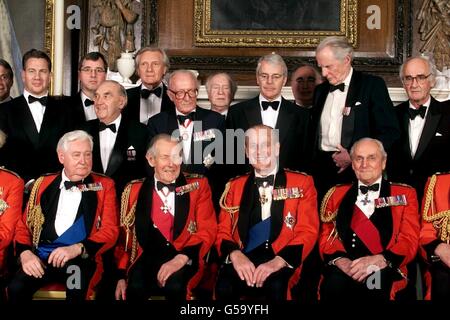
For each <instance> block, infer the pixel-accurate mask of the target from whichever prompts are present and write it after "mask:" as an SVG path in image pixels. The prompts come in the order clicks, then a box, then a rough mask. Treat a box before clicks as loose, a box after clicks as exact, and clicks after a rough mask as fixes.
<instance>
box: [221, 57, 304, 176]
mask: <svg viewBox="0 0 450 320" xmlns="http://www.w3.org/2000/svg"><path fill="white" fill-rule="evenodd" d="M287 75H288V72H287V67H286V64H285V62H284V60H283V58H282V57H281V56H279V55H278V54H274V53H272V54H268V55H266V56H263V57H261V58H260V59H259V61H258V65H257V68H256V82H257V84H258V86H259V87H260V89H261V93H260V94H259V96H257V97H255V98H253V99H250V100H247V101H243V102H240V103H238V104H236V105H233V106H232V107H231V108H230V109H229V111H228V116H227V122H226V123H227V129H233V130H237V129H242V130H243V131H244V132H245V131H246V130H247V129H248V128H250V127H253V126H255V125H257V124H264V125H267V126H269V127H271V128H274V129H277V130H278V133H279V141H280V145H281V147H280V156H279V165H280V168H289V169H294V170H302V171H303V170H305V169H306V164H307V163H308V159H309V155H308V154H307V149H308V148H307V128H308V121H309V115H308V112H307V111H305V110H303V109H301V108H298V107H297V106H296V105H295V104H293V103H292V102H290V101H288V100H286V99H284V98H283V97H282V96H281V89H282V88H283V86H284V85H285V84H286V81H287ZM234 145H235V146H236V147H237V145H238V144H237V141H236V140H235V144H234ZM235 150H236V149H235ZM237 152H239V153H240V154H242V153H244V149H243V148H242V150H239V149H238V150H237ZM240 154H237V156H238V157H239V156H240ZM246 163H248V160H247V161H246ZM250 169H251V166H249V165H248V164H247V165H244V166H241V165H234V166H233V168H232V169H231V170H232V172H231V174H230V175H236V174H243V173H245V172H247V171H248V170H250Z"/></svg>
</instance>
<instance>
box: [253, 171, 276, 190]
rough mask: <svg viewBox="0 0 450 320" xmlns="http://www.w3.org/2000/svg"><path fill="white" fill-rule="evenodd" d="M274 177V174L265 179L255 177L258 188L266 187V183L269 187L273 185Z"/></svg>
mask: <svg viewBox="0 0 450 320" xmlns="http://www.w3.org/2000/svg"><path fill="white" fill-rule="evenodd" d="M274 177H275V176H274V175H273V174H271V175H269V176H265V177H255V183H256V185H257V186H258V187H264V182H267V185H273V179H274Z"/></svg>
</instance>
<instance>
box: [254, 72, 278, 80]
mask: <svg viewBox="0 0 450 320" xmlns="http://www.w3.org/2000/svg"><path fill="white" fill-rule="evenodd" d="M258 77H259V79H260V80H261V81H267V80H269V78H270V79H271V80H272V81H278V80H280V79H282V78H283V75H282V74H279V73H274V74H267V73H259V74H258Z"/></svg>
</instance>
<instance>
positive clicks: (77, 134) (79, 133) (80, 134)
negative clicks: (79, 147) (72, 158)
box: [56, 130, 94, 152]
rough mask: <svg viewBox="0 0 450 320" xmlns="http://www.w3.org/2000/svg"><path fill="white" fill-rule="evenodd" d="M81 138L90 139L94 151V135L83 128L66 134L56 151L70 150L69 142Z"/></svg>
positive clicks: (60, 140)
mask: <svg viewBox="0 0 450 320" xmlns="http://www.w3.org/2000/svg"><path fill="white" fill-rule="evenodd" d="M79 140H87V141H89V145H90V146H91V151H92V149H93V148H94V141H93V140H92V136H91V135H90V134H89V133H87V132H86V131H83V130H74V131H70V132H67V133H66V134H64V135H63V136H62V137H61V138H60V139H59V141H58V145H57V146H56V151H57V152H58V151H62V152H67V151H68V150H69V143H71V142H74V141H79Z"/></svg>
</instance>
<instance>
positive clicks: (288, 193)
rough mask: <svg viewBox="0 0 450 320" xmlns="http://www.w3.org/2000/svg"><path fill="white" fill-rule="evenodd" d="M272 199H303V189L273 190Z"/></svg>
mask: <svg viewBox="0 0 450 320" xmlns="http://www.w3.org/2000/svg"><path fill="white" fill-rule="evenodd" d="M272 197H273V200H275V201H277V200H286V199H297V198H303V189H299V188H298V187H293V188H279V189H273V192H272Z"/></svg>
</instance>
